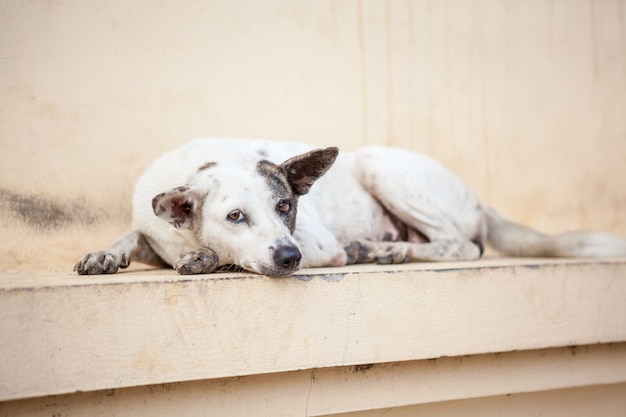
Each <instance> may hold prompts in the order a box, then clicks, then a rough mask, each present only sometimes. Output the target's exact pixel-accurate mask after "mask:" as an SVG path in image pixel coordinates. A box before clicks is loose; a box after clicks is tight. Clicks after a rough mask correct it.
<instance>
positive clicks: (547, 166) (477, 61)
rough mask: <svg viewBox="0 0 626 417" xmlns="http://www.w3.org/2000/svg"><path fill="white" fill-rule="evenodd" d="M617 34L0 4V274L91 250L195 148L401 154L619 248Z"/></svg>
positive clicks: (389, 16)
mask: <svg viewBox="0 0 626 417" xmlns="http://www.w3.org/2000/svg"><path fill="white" fill-rule="evenodd" d="M625 22H626V4H625V3H624V2H622V1H618V0H614V1H609V0H607V1H592V2H588V1H555V2H544V1H512V2H501V1H492V0H484V1H479V2H462V1H432V2H428V1H382V0H371V1H356V0H355V1H303V0H300V1H295V0H294V1H278V0H272V1H263V2H259V1H253V0H249V1H244V0H241V1H204V0H203V1H186V2H174V1H172V2H152V1H147V0H137V1H132V2H128V1H113V2H108V4H106V5H104V4H100V3H94V2H88V1H87V2H86V1H78V0H77V1H72V0H58V1H51V2H32V1H5V2H2V4H0V126H1V129H0V146H1V148H0V149H2V153H1V156H0V158H1V159H0V197H1V200H2V202H0V227H2V228H3V229H4V230H5V233H8V234H9V235H8V237H9V238H5V239H3V242H2V243H1V244H0V259H1V260H0V268H1V269H14V268H18V269H19V268H26V267H28V268H32V267H33V266H37V267H44V268H56V267H58V268H60V269H62V270H66V269H67V266H68V264H71V262H73V260H74V259H75V258H76V255H77V254H78V253H80V252H83V251H86V250H90V249H94V246H96V247H97V246H100V245H104V244H106V243H107V242H108V241H109V240H110V239H111V238H112V237H114V236H115V235H116V234H117V233H119V232H121V231H123V230H124V229H125V228H126V227H128V222H129V217H128V216H129V202H128V200H129V196H130V193H131V184H132V182H133V181H134V179H135V178H136V176H137V175H138V174H139V173H140V172H141V170H142V169H143V168H144V167H145V166H146V165H147V164H148V163H149V162H150V161H151V160H152V159H154V158H155V157H156V156H157V155H159V154H160V153H162V152H163V151H165V150H167V149H170V148H172V147H174V146H176V145H178V144H179V143H181V142H183V141H185V140H187V139H189V138H192V137H195V136H200V135H202V136H218V135H219V136H235V137H241V136H251V137H268V138H280V139H294V140H301V141H308V142H313V143H316V144H319V145H327V144H339V145H340V146H341V148H342V149H351V148H354V147H356V146H359V145H362V144H366V143H383V144H390V145H397V146H402V147H406V148H410V149H414V150H417V151H420V152H423V153H426V154H429V155H431V156H434V157H435V158H437V159H439V160H441V161H443V162H444V163H445V164H447V165H448V166H449V167H451V168H452V169H453V170H455V171H456V172H457V173H459V174H460V175H461V176H462V178H463V179H464V180H465V181H466V182H467V183H468V184H469V185H470V186H471V187H472V188H473V189H474V190H475V191H476V192H477V194H478V195H479V196H480V197H481V198H482V199H483V200H484V201H486V202H487V203H489V204H492V205H494V206H496V207H498V208H499V209H500V210H501V211H502V212H503V213H505V214H507V215H509V216H511V217H513V218H516V219H518V220H521V221H524V222H526V223H528V224H531V225H533V226H535V227H537V228H540V229H542V230H546V231H560V230H564V229H570V228H597V229H604V230H609V231H614V232H617V233H621V234H626V218H625V217H624V216H623V212H624V208H625V207H626V187H624V179H625V178H626V169H625V168H624V159H625V157H626V26H625V25H626V23H625ZM19 213H26V215H24V214H19ZM86 226H87V227H86ZM41 249H45V250H43V251H42V250H41ZM42 253H43V254H42Z"/></svg>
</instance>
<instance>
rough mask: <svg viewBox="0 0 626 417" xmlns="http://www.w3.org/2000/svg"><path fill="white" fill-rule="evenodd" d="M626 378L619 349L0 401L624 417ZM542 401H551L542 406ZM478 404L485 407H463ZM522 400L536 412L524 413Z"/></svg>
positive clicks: (2, 408)
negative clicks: (482, 404)
mask: <svg viewBox="0 0 626 417" xmlns="http://www.w3.org/2000/svg"><path fill="white" fill-rule="evenodd" d="M625 380H626V343H622V344H612V345H594V346H583V347H571V348H557V349H543V350H537V351H524V352H509V353H502V354H486V355H475V356H462V357H455V358H442V359H434V360H422V361H408V362H395V363H386V364H378V365H370V366H344V367H334V368H324V369H312V370H303V371H293V372H285V373H278V374H263V375H251V376H246V377H237V378H217V379H211V380H203V381H190V382H178V383H172V384H163V385H150V386H144V387H135V388H125V389H115V390H104V391H94V392H86V393H75V394H66V395H56V396H49V397H42V398H35V399H25V400H16V401H9V402H5V403H0V415H7V416H12V417H21V416H24V417H40V416H41V417H49V416H51V415H52V416H72V415H85V416H88V415H98V416H99V415H106V416H115V417H138V416H151V417H153V416H160V415H163V416H178V415H184V416H254V417H265V416H267V417H281V416H285V417H291V416H326V415H336V414H341V415H344V414H343V413H361V412H363V413H364V414H358V415H359V416H362V415H368V416H381V415H383V414H385V416H387V415H393V416H400V415H402V416H407V417H408V416H415V415H437V416H439V415H463V416H480V417H485V416H486V415H493V416H502V415H519V416H522V415H550V416H554V415H564V416H572V415H574V416H589V415H600V416H603V417H606V416H612V415H615V416H621V415H623V410H624V407H625V406H626V395H624V394H625V393H626V383H624V381H625ZM557 390H560V391H561V394H558V393H557ZM563 392H569V393H572V394H570V395H563ZM537 393H543V394H537ZM546 393H550V395H549V398H548V399H545V398H544V399H543V400H541V399H542V397H546V396H547V395H546ZM498 396H500V397H501V398H498ZM572 396H574V397H575V398H571V397H572ZM563 397H565V398H563ZM568 397H569V398H568ZM505 399H506V400H507V403H506V404H502V403H503V402H504V400H505ZM498 400H499V401H498ZM477 401H480V402H483V403H484V402H487V403H488V404H489V405H487V406H483V407H482V409H481V407H476V405H474V406H473V407H468V405H471V404H474V403H476V402H477ZM520 402H523V403H524V404H527V405H528V404H532V405H533V408H532V409H531V410H524V407H520V404H519V403H520ZM581 402H582V404H581ZM509 403H512V404H509ZM494 404H495V405H494ZM422 407H424V408H427V409H426V410H425V411H426V412H424V410H423V409H422ZM450 408H452V409H453V410H454V411H453V412H450V411H449V409H450ZM485 408H486V410H485ZM520 408H521V410H520ZM392 409H393V410H394V412H390V411H392ZM402 409H404V410H406V412H405V413H402V412H401V410H402ZM446 409H448V413H446V412H445V410H446ZM368 410H375V411H377V412H374V411H372V412H371V414H369V413H368V412H367V411H368ZM472 411H473V412H472ZM524 411H526V412H524ZM350 416H352V414H350Z"/></svg>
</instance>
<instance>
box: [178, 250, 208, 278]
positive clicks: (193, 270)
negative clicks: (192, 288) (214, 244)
mask: <svg viewBox="0 0 626 417" xmlns="http://www.w3.org/2000/svg"><path fill="white" fill-rule="evenodd" d="M218 263H219V259H218V257H217V254H216V253H215V252H213V251H212V250H211V249H208V248H203V249H198V250H195V251H193V252H189V253H185V254H182V255H180V256H179V257H178V258H177V259H176V261H175V262H174V269H176V270H177V271H178V273H179V274H181V275H191V274H210V273H212V272H215V270H216V269H217V266H218Z"/></svg>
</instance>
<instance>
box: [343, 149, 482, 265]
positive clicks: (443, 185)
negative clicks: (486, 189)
mask: <svg viewBox="0 0 626 417" xmlns="http://www.w3.org/2000/svg"><path fill="white" fill-rule="evenodd" d="M357 158H358V159H357V169H356V175H357V178H358V180H359V182H360V183H361V185H362V186H363V187H364V188H365V189H366V190H367V191H368V192H369V193H370V194H371V195H373V196H374V197H375V198H376V199H377V200H378V201H379V202H380V204H381V205H383V206H384V207H385V209H386V210H388V211H389V212H390V213H392V214H393V215H394V216H396V217H397V218H398V220H400V221H401V222H402V223H404V224H405V225H406V226H408V227H409V228H411V229H414V230H416V231H418V232H419V233H420V234H421V235H423V236H424V237H426V239H427V242H425V243H419V242H412V241H409V242H370V241H359V242H356V243H354V242H353V243H350V244H349V245H347V246H346V252H347V253H348V258H349V261H356V262H379V263H400V262H411V261H463V260H475V259H478V258H479V257H480V256H481V254H482V249H483V244H482V242H483V241H485V236H486V221H485V215H484V212H483V208H482V205H481V204H480V202H479V201H478V199H477V198H476V197H475V195H474V194H473V193H472V192H471V190H470V189H469V188H468V187H467V186H466V185H465V184H464V183H463V182H462V181H461V180H460V179H459V178H458V177H457V176H456V175H454V174H453V173H452V172H450V171H449V170H448V169H446V168H445V167H443V166H442V165H441V164H439V163H438V162H436V161H434V160H432V159H430V158H427V157H425V156H423V155H419V154H416V153H412V152H408V151H403V150H399V149H393V148H385V147H369V148H364V149H363V150H361V151H359V152H358V154H357ZM409 240H410V239H409Z"/></svg>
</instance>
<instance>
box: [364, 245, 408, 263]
mask: <svg viewBox="0 0 626 417" xmlns="http://www.w3.org/2000/svg"><path fill="white" fill-rule="evenodd" d="M370 256H371V257H372V258H373V259H374V262H376V263H377V264H382V265H388V264H402V263H405V262H407V261H408V260H409V257H408V256H407V249H406V248H405V247H404V246H403V245H401V244H399V243H395V244H391V245H386V246H382V247H379V248H378V249H376V250H375V251H374V252H373V253H371V255H370Z"/></svg>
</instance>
